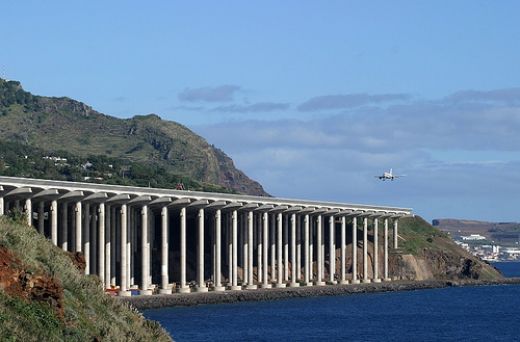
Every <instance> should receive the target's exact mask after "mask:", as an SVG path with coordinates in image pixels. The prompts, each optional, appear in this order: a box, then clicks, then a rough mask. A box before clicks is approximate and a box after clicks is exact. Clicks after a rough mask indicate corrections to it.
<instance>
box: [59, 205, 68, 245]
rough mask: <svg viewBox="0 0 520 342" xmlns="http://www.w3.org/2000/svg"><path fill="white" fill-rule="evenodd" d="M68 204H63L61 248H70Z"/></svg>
mask: <svg viewBox="0 0 520 342" xmlns="http://www.w3.org/2000/svg"><path fill="white" fill-rule="evenodd" d="M68 209H69V208H68V204H67V203H66V202H65V203H63V204H62V205H61V249H63V250H64V251H68V250H69V212H68Z"/></svg>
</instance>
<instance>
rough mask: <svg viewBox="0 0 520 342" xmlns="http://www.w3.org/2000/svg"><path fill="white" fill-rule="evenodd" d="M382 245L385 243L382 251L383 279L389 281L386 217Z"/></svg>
mask: <svg viewBox="0 0 520 342" xmlns="http://www.w3.org/2000/svg"><path fill="white" fill-rule="evenodd" d="M384 235H385V236H384V240H385V242H384V245H385V251H384V259H385V260H384V267H383V272H384V275H383V277H384V279H385V281H390V277H389V276H388V218H385V233H384Z"/></svg>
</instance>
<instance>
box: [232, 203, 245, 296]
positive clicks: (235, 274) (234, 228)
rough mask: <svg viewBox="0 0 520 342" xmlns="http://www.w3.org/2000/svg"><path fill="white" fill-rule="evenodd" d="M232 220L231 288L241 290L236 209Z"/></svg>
mask: <svg viewBox="0 0 520 342" xmlns="http://www.w3.org/2000/svg"><path fill="white" fill-rule="evenodd" d="M231 219H232V221H233V226H232V232H231V235H232V237H231V240H232V241H233V242H232V243H233V257H232V259H233V282H232V285H231V290H236V291H238V290H241V289H242V288H241V287H240V286H238V259H237V257H238V249H237V247H238V245H237V244H238V236H237V233H238V212H237V211H236V210H233V214H232V218H231Z"/></svg>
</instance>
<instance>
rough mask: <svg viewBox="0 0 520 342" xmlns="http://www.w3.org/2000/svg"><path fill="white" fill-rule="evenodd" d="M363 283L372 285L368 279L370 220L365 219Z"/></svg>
mask: <svg viewBox="0 0 520 342" xmlns="http://www.w3.org/2000/svg"><path fill="white" fill-rule="evenodd" d="M363 283H370V279H368V218H367V217H366V216H365V217H364V218H363Z"/></svg>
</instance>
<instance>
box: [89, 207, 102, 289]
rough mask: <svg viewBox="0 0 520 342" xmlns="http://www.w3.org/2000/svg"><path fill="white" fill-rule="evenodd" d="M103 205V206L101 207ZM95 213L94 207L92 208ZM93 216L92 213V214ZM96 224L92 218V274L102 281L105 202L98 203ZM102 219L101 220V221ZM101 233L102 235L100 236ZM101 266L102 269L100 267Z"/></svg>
mask: <svg viewBox="0 0 520 342" xmlns="http://www.w3.org/2000/svg"><path fill="white" fill-rule="evenodd" d="M101 207H103V208H101ZM93 210H94V213H95V211H96V210H95V208H93ZM101 215H103V220H101ZM93 217H94V215H93ZM96 217H97V226H96V220H94V219H93V220H92V237H93V238H92V257H93V262H92V268H93V270H92V274H97V275H98V277H99V278H100V279H101V282H104V276H105V274H104V273H105V268H104V267H105V249H104V248H105V204H104V203H100V204H99V206H98V208H97V215H96ZM101 221H103V222H101ZM101 234H103V236H101ZM101 268H102V269H101Z"/></svg>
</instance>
